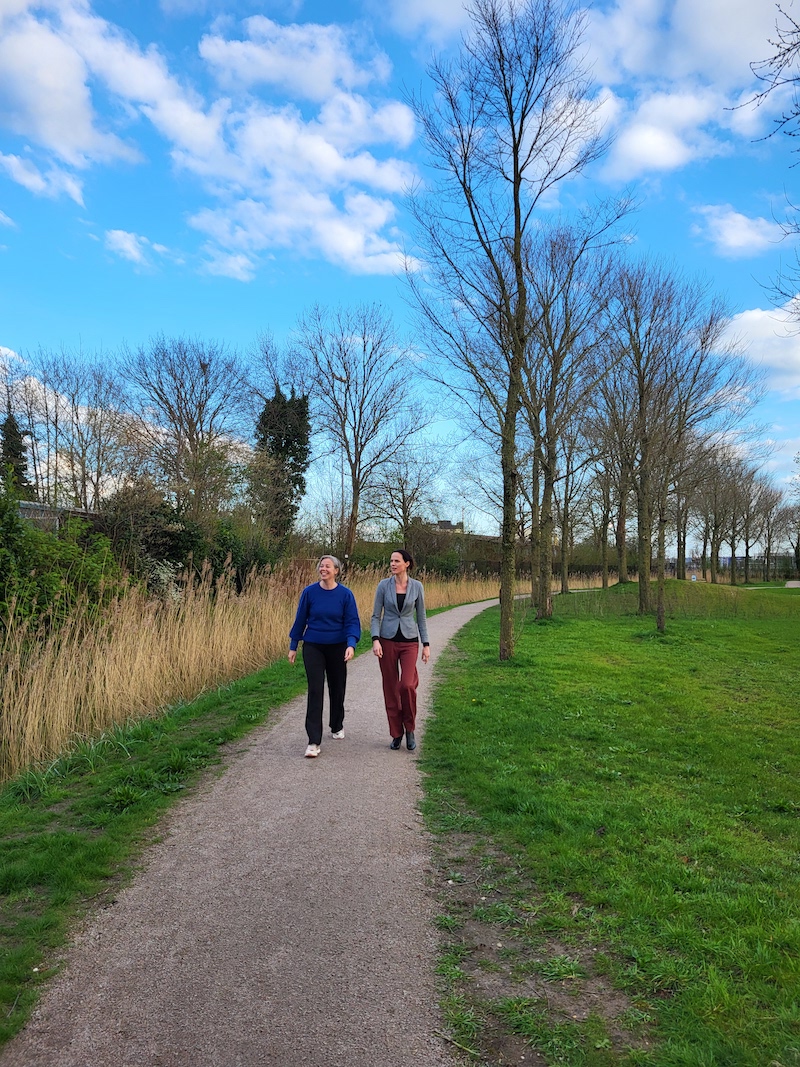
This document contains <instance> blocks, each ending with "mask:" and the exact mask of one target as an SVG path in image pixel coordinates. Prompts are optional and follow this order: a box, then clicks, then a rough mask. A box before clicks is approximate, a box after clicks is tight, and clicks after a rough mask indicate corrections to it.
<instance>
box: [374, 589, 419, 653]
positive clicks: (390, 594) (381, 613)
mask: <svg viewBox="0 0 800 1067" xmlns="http://www.w3.org/2000/svg"><path fill="white" fill-rule="evenodd" d="M398 626H399V627H400V632H401V633H402V635H403V637H405V638H406V640H408V641H415V640H416V639H417V638H418V637H419V638H420V639H421V640H422V643H423V645H427V644H428V623H427V620H426V618H425V591H424V590H423V588H422V582H418V581H417V579H416V578H409V579H408V589H407V590H406V601H405V604H403V610H402V611H398V609H397V592H396V590H395V583H394V576H393V575H392V576H390V577H389V578H384V579H383V581H381V582H378V588H377V589H376V590H375V607H374V608H373V609H372V619H371V620H370V627H369V630H370V633H371V634H372V640H373V641H374V640H375V638H376V637H378V638H381V637H394V635H395V634H396V633H397V627H398Z"/></svg>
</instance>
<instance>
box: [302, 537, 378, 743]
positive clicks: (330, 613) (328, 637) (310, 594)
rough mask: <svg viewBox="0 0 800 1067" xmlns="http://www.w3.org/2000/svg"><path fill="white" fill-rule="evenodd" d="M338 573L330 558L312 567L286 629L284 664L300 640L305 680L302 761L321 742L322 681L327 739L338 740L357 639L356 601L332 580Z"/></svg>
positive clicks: (358, 631)
mask: <svg viewBox="0 0 800 1067" xmlns="http://www.w3.org/2000/svg"><path fill="white" fill-rule="evenodd" d="M341 569H342V565H341V563H339V560H338V559H337V558H336V556H323V557H322V559H321V560H320V561H319V563H318V564H317V573H318V574H319V581H318V582H314V584H313V585H307V586H306V587H305V589H304V590H303V592H302V593H301V594H300V603H299V604H298V606H297V616H296V617H295V620H294V625H293V626H292V628H291V630H290V631H289V662H290V663H294V662H295V660H296V659H297V646H298V644H299V643H300V642H301V641H302V642H303V666H304V667H305V669H306V677H307V678H308V704H307V706H306V733H307V734H308V748H307V749H306V757H307V758H308V759H314V758H315V757H316V756H318V755H319V750H320V744H321V743H322V704H323V698H324V693H325V678H326V676H327V679H328V698H329V701H330V727H331V736H332V737H335V738H336V739H337V740H340V739H341V738H343V737H344V691H345V686H346V685H347V664H348V662H349V661H350V660H351V659H352V658H353V656H354V655H355V648H356V645H357V644H358V640H359V638H360V637H361V622H360V621H359V618H358V607H357V605H356V598H355V597H354V596H353V593H352V591H351V590H350V589H348V588H347V586H345V585H339V583H338V582H337V581H336V579H337V577H338V575H339V573H340V571H341Z"/></svg>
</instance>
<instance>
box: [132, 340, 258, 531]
mask: <svg viewBox="0 0 800 1067" xmlns="http://www.w3.org/2000/svg"><path fill="white" fill-rule="evenodd" d="M122 369H123V373H124V375H125V378H126V380H127V381H128V382H129V383H130V385H131V386H132V388H133V397H132V401H133V405H134V406H133V412H134V415H135V419H136V428H137V431H138V434H139V438H140V441H141V443H142V444H143V446H144V449H145V454H143V457H142V458H143V461H144V460H145V455H146V457H147V459H148V461H149V462H148V465H149V467H150V468H151V469H150V471H147V470H144V471H143V472H142V473H150V474H151V475H152V478H153V481H154V483H155V484H157V485H158V486H160V487H161V488H162V490H163V491H165V492H166V493H167V494H168V495H169V496H170V497H171V498H172V500H173V502H174V504H175V506H176V508H177V509H178V510H179V512H181V513H182V514H185V515H187V516H188V517H189V518H191V519H193V520H194V521H198V522H202V521H203V520H207V519H208V518H209V517H210V516H212V515H214V516H215V515H216V514H217V512H218V510H219V508H220V506H221V505H222V504H223V503H225V502H226V501H228V500H229V499H230V497H231V495H232V493H233V479H234V473H235V467H236V465H237V462H238V460H239V459H243V456H241V455H240V454H239V452H240V449H241V442H242V440H243V439H244V436H245V434H246V433H247V430H248V429H249V426H244V425H242V412H243V409H244V406H245V405H244V400H243V397H244V396H245V395H246V394H247V392H248V390H247V389H246V386H245V381H246V379H245V372H244V368H243V366H242V364H241V362H240V360H239V358H238V357H237V356H236V355H235V354H234V353H232V352H230V351H228V350H227V349H226V348H225V346H224V345H222V344H218V343H216V342H213V341H212V342H204V341H199V340H192V339H189V338H183V337H173V338H167V337H164V336H163V335H159V336H157V337H155V338H153V340H152V341H151V342H150V343H149V344H148V345H147V346H142V347H140V348H138V349H136V350H135V351H131V350H125V351H124V353H123V359H122Z"/></svg>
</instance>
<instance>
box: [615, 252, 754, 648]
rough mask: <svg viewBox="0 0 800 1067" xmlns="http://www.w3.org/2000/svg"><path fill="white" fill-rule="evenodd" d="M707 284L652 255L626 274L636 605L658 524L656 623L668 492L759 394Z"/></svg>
mask: <svg viewBox="0 0 800 1067" xmlns="http://www.w3.org/2000/svg"><path fill="white" fill-rule="evenodd" d="M727 325H728V319H727V316H726V313H725V308H724V306H723V304H722V302H721V301H720V300H719V299H718V298H716V297H714V296H713V295H711V294H710V292H709V288H708V285H707V284H705V283H704V282H701V281H699V280H696V279H695V280H691V279H685V278H683V277H681V276H680V275H679V274H678V273H676V272H674V271H672V270H669V269H668V268H666V267H665V266H663V265H661V264H659V263H657V262H655V261H649V260H646V259H644V260H641V261H640V262H638V263H635V264H633V265H626V266H624V267H623V268H622V270H621V272H620V275H619V293H618V299H617V324H616V336H617V344H618V345H619V347H620V349H621V350H622V353H623V361H622V366H623V369H624V372H625V378H626V384H627V389H628V390H629V391H630V393H631V394H632V396H633V397H634V404H635V409H634V412H633V437H634V444H635V466H634V471H633V475H634V488H635V491H636V499H637V522H638V553H637V554H638V570H639V610H640V612H642V613H645V612H647V611H648V610H649V608H650V589H649V581H650V576H651V570H652V543H653V533H654V529H655V532H656V539H657V545H658V548H657V552H658V572H657V577H658V605H657V617H658V626H659V629H662V628H663V623H664V619H663V590H664V577H665V558H666V557H665V544H666V540H665V539H666V528H667V524H668V522H669V507H668V503H669V495H670V493H671V492H672V491H673V489H674V487H675V484H676V480H678V479H679V478H680V475H681V472H682V471H684V470H685V468H686V467H687V465H688V463H689V462H690V459H691V454H692V453H691V450H690V449H689V445H690V444H691V443H692V442H694V441H696V440H697V439H698V438H699V437H700V436H701V434H705V435H712V434H715V433H716V434H721V433H722V431H723V430H725V429H727V428H729V427H730V426H731V425H733V424H735V423H736V422H737V421H740V420H741V419H742V418H743V416H744V414H745V412H746V411H747V410H749V407H750V406H752V404H753V403H755V402H756V400H757V399H759V398H760V385H759V376H758V374H757V372H756V371H754V370H753V369H752V368H751V367H750V365H749V364H748V363H747V362H746V361H745V359H744V357H743V355H742V354H741V352H739V351H738V349H737V347H736V344H735V342H734V341H731V340H726V338H725V332H726V328H727Z"/></svg>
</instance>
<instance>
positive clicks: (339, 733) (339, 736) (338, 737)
mask: <svg viewBox="0 0 800 1067" xmlns="http://www.w3.org/2000/svg"><path fill="white" fill-rule="evenodd" d="M331 737H335V738H336V740H337V741H341V740H342V738H343V737H344V727H342V728H341V730H337V731H336V733H331Z"/></svg>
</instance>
